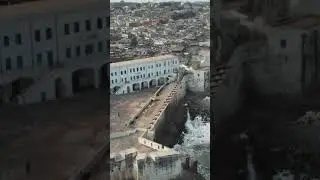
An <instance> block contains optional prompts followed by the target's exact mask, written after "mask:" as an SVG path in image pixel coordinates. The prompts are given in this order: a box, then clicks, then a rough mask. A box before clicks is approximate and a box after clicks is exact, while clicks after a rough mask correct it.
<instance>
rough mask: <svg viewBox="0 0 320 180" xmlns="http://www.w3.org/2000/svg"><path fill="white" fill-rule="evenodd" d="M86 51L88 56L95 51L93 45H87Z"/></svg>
mask: <svg viewBox="0 0 320 180" xmlns="http://www.w3.org/2000/svg"><path fill="white" fill-rule="evenodd" d="M85 53H86V56H88V55H90V54H92V53H93V45H92V44H88V45H86V48H85Z"/></svg>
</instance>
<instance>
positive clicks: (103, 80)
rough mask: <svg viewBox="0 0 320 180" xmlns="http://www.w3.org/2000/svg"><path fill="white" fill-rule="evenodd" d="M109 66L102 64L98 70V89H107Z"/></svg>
mask: <svg viewBox="0 0 320 180" xmlns="http://www.w3.org/2000/svg"><path fill="white" fill-rule="evenodd" d="M109 83H110V79H109V66H108V64H107V63H106V64H103V65H102V66H101V68H100V88H101V89H107V88H109Z"/></svg>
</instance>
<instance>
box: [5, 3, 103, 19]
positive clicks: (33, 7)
mask: <svg viewBox="0 0 320 180" xmlns="http://www.w3.org/2000/svg"><path fill="white" fill-rule="evenodd" d="M2 2H4V0H2ZM98 3H99V5H100V6H96V7H101V6H102V7H105V8H109V1H107V0H33V1H30V0H29V2H22V3H18V4H11V5H0V19H10V18H21V17H25V16H28V15H37V14H46V13H56V12H59V11H60V12H65V11H71V10H74V9H80V8H90V7H91V5H94V4H98ZM2 4H3V3H2Z"/></svg>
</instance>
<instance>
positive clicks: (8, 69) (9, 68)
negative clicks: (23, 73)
mask: <svg viewBox="0 0 320 180" xmlns="http://www.w3.org/2000/svg"><path fill="white" fill-rule="evenodd" d="M11 68H12V67H11V58H7V59H6V70H7V71H10V70H11Z"/></svg>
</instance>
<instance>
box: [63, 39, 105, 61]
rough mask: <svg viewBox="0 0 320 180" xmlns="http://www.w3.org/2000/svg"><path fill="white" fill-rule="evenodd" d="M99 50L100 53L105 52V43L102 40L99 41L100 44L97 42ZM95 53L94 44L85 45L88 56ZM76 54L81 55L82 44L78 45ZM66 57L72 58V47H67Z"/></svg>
mask: <svg viewBox="0 0 320 180" xmlns="http://www.w3.org/2000/svg"><path fill="white" fill-rule="evenodd" d="M97 52H99V53H101V52H103V43H102V42H101V41H100V42H98V44H97ZM93 53H94V45H93V44H87V45H86V46H85V55H86V56H88V55H91V54H93ZM75 55H76V57H79V56H81V47H80V46H76V48H75ZM66 58H72V53H71V48H67V49H66Z"/></svg>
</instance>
